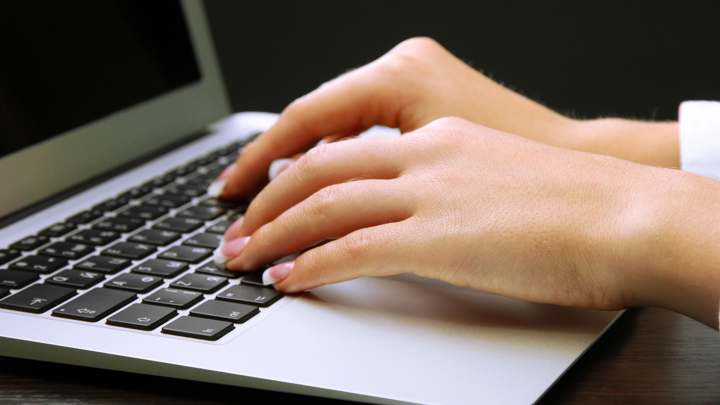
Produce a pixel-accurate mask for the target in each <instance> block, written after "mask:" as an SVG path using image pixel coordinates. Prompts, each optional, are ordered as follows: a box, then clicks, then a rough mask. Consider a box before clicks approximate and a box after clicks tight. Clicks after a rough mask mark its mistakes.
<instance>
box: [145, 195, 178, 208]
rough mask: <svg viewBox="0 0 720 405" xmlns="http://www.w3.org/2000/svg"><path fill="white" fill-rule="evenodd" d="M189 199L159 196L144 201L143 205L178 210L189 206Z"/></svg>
mask: <svg viewBox="0 0 720 405" xmlns="http://www.w3.org/2000/svg"><path fill="white" fill-rule="evenodd" d="M188 201H190V199H189V198H182V197H173V196H171V195H157V196H155V197H153V198H150V199H147V200H145V201H143V204H142V205H149V206H159V207H165V208H177V207H180V206H181V205H185V204H187V202H188Z"/></svg>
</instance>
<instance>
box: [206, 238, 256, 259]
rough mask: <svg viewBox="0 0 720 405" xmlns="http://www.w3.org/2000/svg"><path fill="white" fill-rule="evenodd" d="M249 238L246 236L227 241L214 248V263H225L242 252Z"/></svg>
mask: <svg viewBox="0 0 720 405" xmlns="http://www.w3.org/2000/svg"><path fill="white" fill-rule="evenodd" d="M249 240H250V237H249V236H248V237H245V238H240V239H235V240H233V241H230V242H227V243H226V244H225V245H223V246H221V247H219V248H217V249H215V253H213V260H214V261H215V263H216V264H225V263H227V262H228V261H229V260H231V259H234V258H236V257H238V256H240V253H242V250H243V248H245V245H247V243H248V241H249Z"/></svg>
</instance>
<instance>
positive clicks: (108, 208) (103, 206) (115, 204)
mask: <svg viewBox="0 0 720 405" xmlns="http://www.w3.org/2000/svg"><path fill="white" fill-rule="evenodd" d="M124 205H125V203H123V202H121V201H119V200H116V199H114V198H111V199H109V200H105V201H103V202H101V203H100V204H98V205H96V206H94V207H92V210H93V211H102V212H112V211H115V210H116V209H118V208H120V207H122V206H124Z"/></svg>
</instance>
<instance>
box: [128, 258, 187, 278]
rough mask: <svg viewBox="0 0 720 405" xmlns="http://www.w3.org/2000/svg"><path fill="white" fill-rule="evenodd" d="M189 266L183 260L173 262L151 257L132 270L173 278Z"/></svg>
mask: <svg viewBox="0 0 720 405" xmlns="http://www.w3.org/2000/svg"><path fill="white" fill-rule="evenodd" d="M188 268H189V266H188V265H187V264H186V263H182V262H173V261H170V260H160V259H151V260H148V261H146V262H143V263H142V264H140V265H137V266H135V267H134V268H133V269H132V270H131V271H132V272H133V273H141V274H150V275H152V276H158V277H163V278H173V277H176V276H177V275H178V274H180V273H182V272H183V271H185V270H187V269H188Z"/></svg>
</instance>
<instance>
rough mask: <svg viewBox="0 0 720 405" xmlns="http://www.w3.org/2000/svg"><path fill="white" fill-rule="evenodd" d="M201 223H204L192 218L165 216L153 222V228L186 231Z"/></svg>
mask: <svg viewBox="0 0 720 405" xmlns="http://www.w3.org/2000/svg"><path fill="white" fill-rule="evenodd" d="M203 225H205V223H204V222H203V221H201V220H199V219H194V218H167V219H164V220H162V221H160V222H158V223H157V224H155V226H153V229H160V230H162V231H175V232H180V233H188V232H192V231H194V230H196V229H198V228H200V227H201V226H203Z"/></svg>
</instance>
